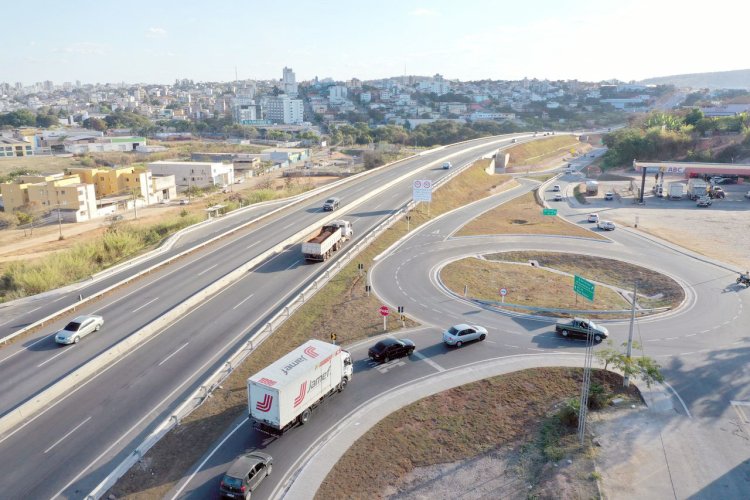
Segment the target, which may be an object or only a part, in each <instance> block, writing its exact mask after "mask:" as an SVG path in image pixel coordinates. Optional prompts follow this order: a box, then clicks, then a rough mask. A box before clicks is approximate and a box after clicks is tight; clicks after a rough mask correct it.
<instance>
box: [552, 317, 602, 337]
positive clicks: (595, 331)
mask: <svg viewBox="0 0 750 500" xmlns="http://www.w3.org/2000/svg"><path fill="white" fill-rule="evenodd" d="M555 331H556V332H557V333H559V334H560V335H562V336H563V337H579V338H584V339H585V338H588V336H589V334H591V335H592V336H593V337H594V342H597V343H598V342H601V341H602V340H604V339H606V338H607V337H608V336H609V330H607V329H606V328H604V327H603V326H599V325H597V324H596V323H594V322H593V321H591V320H588V319H583V318H573V319H572V320H570V321H558V322H557V324H555Z"/></svg>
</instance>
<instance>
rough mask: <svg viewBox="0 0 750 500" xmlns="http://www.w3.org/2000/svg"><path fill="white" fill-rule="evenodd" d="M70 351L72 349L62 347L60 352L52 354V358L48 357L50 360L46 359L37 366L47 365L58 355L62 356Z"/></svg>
mask: <svg viewBox="0 0 750 500" xmlns="http://www.w3.org/2000/svg"><path fill="white" fill-rule="evenodd" d="M68 351H70V349H61V350H60V352H59V353H58V354H55V355H54V356H52V357H51V358H49V359H48V360H46V361H42V362H41V363H39V364H38V365H36V367H37V368H41V367H42V366H44V365H46V364H47V363H49V362H50V361H52V360H53V359H55V358H57V357H59V356H62V355H63V354H65V353H66V352H68ZM19 352H21V351H19Z"/></svg>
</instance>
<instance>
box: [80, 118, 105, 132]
mask: <svg viewBox="0 0 750 500" xmlns="http://www.w3.org/2000/svg"><path fill="white" fill-rule="evenodd" d="M83 126H84V128H87V129H91V130H96V131H99V132H104V131H105V130H107V122H105V121H104V120H102V119H101V118H95V117H92V118H86V119H85V120H83Z"/></svg>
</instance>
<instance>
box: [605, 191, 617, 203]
mask: <svg viewBox="0 0 750 500" xmlns="http://www.w3.org/2000/svg"><path fill="white" fill-rule="evenodd" d="M604 199H605V200H607V201H612V200H614V199H615V193H613V192H612V191H607V192H606V193H604Z"/></svg>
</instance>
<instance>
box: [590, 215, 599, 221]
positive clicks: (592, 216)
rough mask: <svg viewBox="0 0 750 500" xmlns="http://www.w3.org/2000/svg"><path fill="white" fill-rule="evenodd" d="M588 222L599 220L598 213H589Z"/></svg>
mask: <svg viewBox="0 0 750 500" xmlns="http://www.w3.org/2000/svg"><path fill="white" fill-rule="evenodd" d="M588 221H589V222H599V214H589V218H588Z"/></svg>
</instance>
